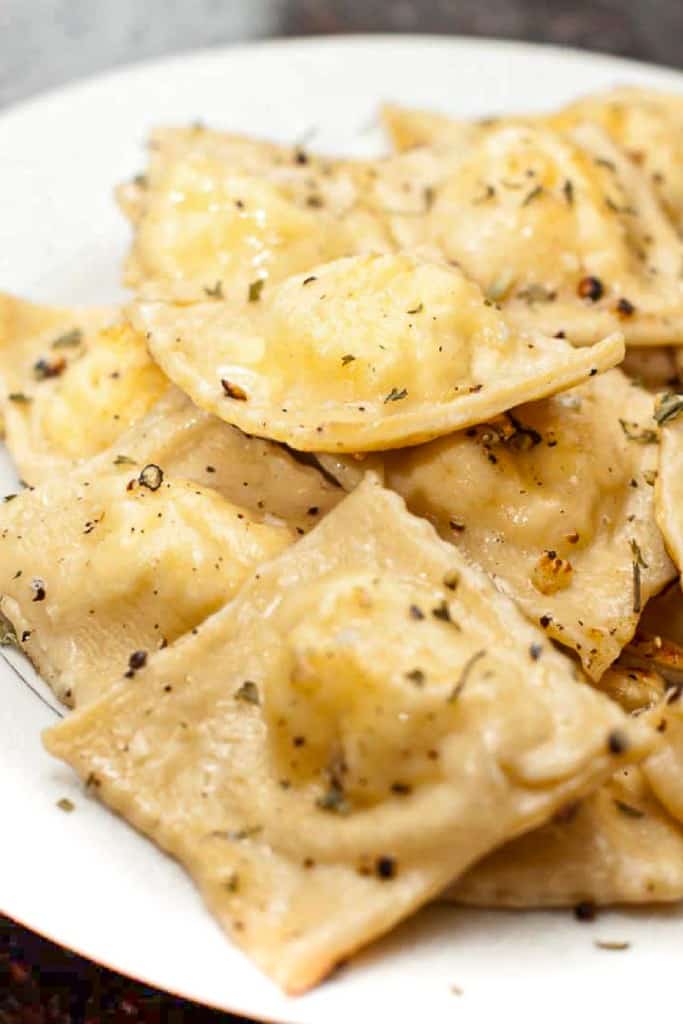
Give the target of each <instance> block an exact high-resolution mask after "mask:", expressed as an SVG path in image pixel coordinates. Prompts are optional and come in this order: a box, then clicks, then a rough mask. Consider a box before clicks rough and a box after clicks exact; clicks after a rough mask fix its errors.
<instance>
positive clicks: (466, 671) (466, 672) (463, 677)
mask: <svg viewBox="0 0 683 1024" xmlns="http://www.w3.org/2000/svg"><path fill="white" fill-rule="evenodd" d="M485 655H486V651H475V653H474V654H473V655H472V656H471V657H470V658H468V659H467V661H466V662H465V664H464V665H463V668H462V672H461V673H460V678H459V679H458V681H457V683H456V684H455V686H454V687H453V689H452V690H451V692H450V694H449V697H448V703H449V704H452V703H453V702H454V701H456V700H457V699H458V697H459V696H460V694H461V693H462V691H463V690H464V689H465V686H466V685H467V680H468V679H469V677H470V675H471V673H472V669H473V668H474V666H475V665H476V664H477V662H478V661H481V659H482V658H483V657H484V656H485Z"/></svg>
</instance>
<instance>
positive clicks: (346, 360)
mask: <svg viewBox="0 0 683 1024" xmlns="http://www.w3.org/2000/svg"><path fill="white" fill-rule="evenodd" d="M355 360H356V357H355V356H352V355H351V354H349V355H346V356H342V366H348V365H349V363H353V362H355Z"/></svg>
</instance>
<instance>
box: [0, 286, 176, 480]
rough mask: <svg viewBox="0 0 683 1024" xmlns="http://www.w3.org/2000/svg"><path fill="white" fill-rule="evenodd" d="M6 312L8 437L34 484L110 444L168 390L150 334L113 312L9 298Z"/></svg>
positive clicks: (2, 366) (2, 367)
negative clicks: (148, 340) (151, 347)
mask: <svg viewBox="0 0 683 1024" xmlns="http://www.w3.org/2000/svg"><path fill="white" fill-rule="evenodd" d="M3 310H4V314H5V318H4V324H3V325H2V326H0V343H1V344H0V382H1V385H2V389H3V392H4V394H3V401H2V404H3V406H4V414H5V425H6V435H7V436H6V441H7V447H8V448H9V451H10V453H11V455H12V456H13V458H14V460H15V461H16V463H17V465H18V467H19V471H20V473H21V475H22V477H23V478H24V480H26V481H27V482H28V483H31V484H35V483H39V482H40V481H41V480H43V479H45V478H46V477H48V476H50V475H52V474H53V473H54V472H55V471H60V472H63V471H64V470H66V469H69V468H70V467H72V466H73V465H75V464H76V463H78V462H79V461H81V460H83V459H87V458H88V457H90V456H92V455H95V454H96V453H97V452H100V451H102V450H103V449H105V448H107V447H108V446H109V445H110V444H111V443H112V442H113V441H114V439H115V438H116V437H118V436H119V434H121V433H122V432H123V431H124V430H125V429H126V428H127V427H128V426H130V425H131V424H132V423H134V422H135V421H136V420H138V419H139V418H140V417H141V416H144V414H145V413H146V412H147V411H148V410H149V409H150V408H151V406H152V405H154V403H155V402H156V401H157V399H158V398H159V397H160V396H161V395H162V394H163V393H164V392H165V391H166V390H167V388H168V387H169V382H168V380H167V379H166V377H165V376H164V375H163V373H162V372H161V371H160V370H159V369H158V367H157V366H155V365H154V363H153V362H152V360H151V359H150V357H149V354H148V352H147V349H146V347H145V343H144V339H143V338H142V337H140V335H138V334H137V333H136V332H135V331H133V330H132V329H131V328H130V327H129V326H128V325H127V324H126V323H125V322H124V321H122V320H121V319H117V317H116V313H115V312H114V311H112V310H110V309H102V310H99V309H94V310H81V309H73V310H68V309H52V308H51V307H41V306H34V305H32V304H28V303H25V302H22V301H21V300H19V299H12V298H10V297H6V298H5V299H2V298H0V311H3ZM1 323H2V322H1V321H0V324H1Z"/></svg>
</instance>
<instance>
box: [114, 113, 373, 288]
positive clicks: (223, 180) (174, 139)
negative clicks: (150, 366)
mask: <svg viewBox="0 0 683 1024" xmlns="http://www.w3.org/2000/svg"><path fill="white" fill-rule="evenodd" d="M374 173H375V172H374V169H373V168H372V166H371V165H370V164H367V163H363V162H356V163H354V162H352V161H341V160H329V159H324V158H320V157H315V156H313V155H311V154H309V153H307V152H305V151H304V150H303V149H302V148H301V147H297V146H278V145H275V144H273V143H267V142H261V141H259V140H256V139H250V138H246V137H242V136H236V135H228V134H223V133H220V132H214V131H209V130H207V129H201V128H186V129H183V128H167V129H161V130H158V131H156V132H155V133H154V135H153V137H152V142H151V154H150V165H149V168H148V171H147V174H146V175H143V176H139V177H138V178H137V179H136V180H135V181H134V182H133V183H131V184H129V185H127V186H124V187H123V188H122V189H120V190H119V199H120V203H121V206H122V208H123V210H124V212H125V213H126V214H127V216H128V217H129V219H130V220H131V221H132V223H133V225H134V227H135V232H136V233H135V241H134V246H133V250H132V254H131V257H130V259H129V260H128V263H127V267H126V282H127V283H128V284H129V285H132V286H133V287H135V288H140V287H142V286H144V290H145V292H146V294H147V295H148V296H149V295H152V294H157V295H159V294H160V295H162V296H168V295H169V294H171V295H173V296H174V297H175V298H176V299H187V300H189V299H196V298H197V297H202V298H206V296H207V295H215V296H216V297H218V296H222V297H224V298H226V299H228V300H229V301H231V302H232V301H237V302H240V301H241V300H242V299H244V298H246V296H247V295H248V293H249V289H250V287H253V286H255V285H257V283H258V282H260V281H263V280H268V281H270V282H273V281H279V280H282V279H283V278H285V277H288V276H290V275H291V274H295V273H299V272H300V271H304V270H306V269H308V268H309V267H312V266H315V265H316V264H318V263H323V262H327V261H329V260H332V259H336V258H338V257H340V256H346V255H350V254H352V253H356V252H367V251H385V250H386V249H387V248H391V247H392V245H391V241H390V236H389V234H388V232H387V229H386V226H385V224H384V220H383V219H382V218H381V217H379V216H377V214H376V213H375V212H374V211H373V210H372V209H370V208H369V207H368V206H367V205H364V204H363V202H362V199H363V196H364V194H365V192H366V191H367V189H368V187H369V185H370V179H371V178H372V176H373V175H374Z"/></svg>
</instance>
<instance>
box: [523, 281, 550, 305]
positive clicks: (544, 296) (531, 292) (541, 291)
mask: <svg viewBox="0 0 683 1024" xmlns="http://www.w3.org/2000/svg"><path fill="white" fill-rule="evenodd" d="M517 298H518V299H522V300H523V301H524V302H526V303H528V305H530V306H533V305H535V304H536V303H537V302H554V301H555V299H556V298H557V292H555V291H553V290H552V289H551V288H546V286H545V285H544V284H530V285H527V287H526V288H522V289H521V291H518V292H517Z"/></svg>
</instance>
